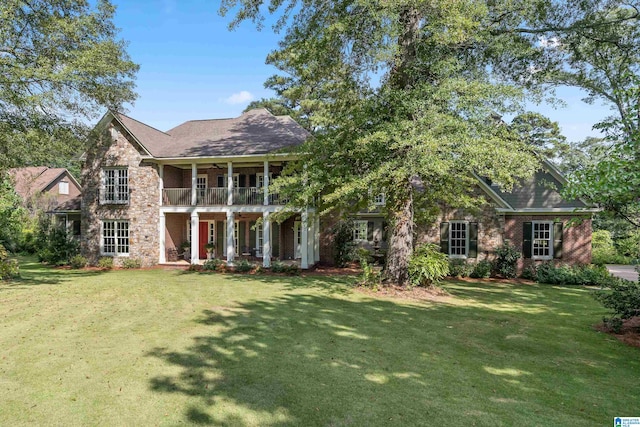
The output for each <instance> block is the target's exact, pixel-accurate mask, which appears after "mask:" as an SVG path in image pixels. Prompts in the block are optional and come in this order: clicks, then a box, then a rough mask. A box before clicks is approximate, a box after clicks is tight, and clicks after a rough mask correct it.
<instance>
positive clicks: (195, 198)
mask: <svg viewBox="0 0 640 427" xmlns="http://www.w3.org/2000/svg"><path fill="white" fill-rule="evenodd" d="M197 184H198V167H197V166H196V164H195V163H191V204H192V205H193V206H195V205H196V203H197V202H198V192H197V191H196V187H197Z"/></svg>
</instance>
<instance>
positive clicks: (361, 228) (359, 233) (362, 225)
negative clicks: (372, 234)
mask: <svg viewBox="0 0 640 427" xmlns="http://www.w3.org/2000/svg"><path fill="white" fill-rule="evenodd" d="M353 240H354V241H355V242H366V241H367V221H363V220H357V221H353Z"/></svg>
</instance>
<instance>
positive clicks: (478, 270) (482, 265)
mask: <svg viewBox="0 0 640 427" xmlns="http://www.w3.org/2000/svg"><path fill="white" fill-rule="evenodd" d="M490 276H491V263H490V262H489V261H487V260H482V261H480V262H478V263H477V264H475V265H474V266H473V271H472V272H471V277H473V278H474V279H488V278H489V277H490Z"/></svg>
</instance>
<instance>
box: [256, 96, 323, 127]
mask: <svg viewBox="0 0 640 427" xmlns="http://www.w3.org/2000/svg"><path fill="white" fill-rule="evenodd" d="M254 108H266V109H267V110H269V111H270V112H271V114H274V115H276V116H291V117H292V118H293V119H294V120H295V121H296V122H298V123H299V124H300V125H301V126H302V127H304V128H305V129H307V130H308V131H313V129H312V128H311V127H310V123H309V118H308V114H305V112H304V111H303V110H302V109H301V108H300V106H299V105H296V104H295V102H292V101H291V100H289V99H287V98H283V97H276V98H262V99H259V100H257V101H251V102H250V103H249V105H247V108H245V109H244V111H245V112H246V111H249V110H252V109H254Z"/></svg>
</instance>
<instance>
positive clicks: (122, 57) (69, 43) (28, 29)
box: [0, 0, 138, 170]
mask: <svg viewBox="0 0 640 427" xmlns="http://www.w3.org/2000/svg"><path fill="white" fill-rule="evenodd" d="M96 3H97V4H95V6H91V5H90V3H89V2H88V1H86V0H74V1H70V0H29V1H26V0H4V1H2V2H0V170H1V169H4V168H7V167H13V166H22V165H28V164H37V163H44V164H53V163H60V161H59V160H58V159H60V158H63V159H68V158H69V157H70V156H71V155H73V154H75V153H77V152H78V151H79V150H80V141H81V140H82V138H83V136H84V135H85V133H86V131H87V126H86V122H87V121H88V120H89V119H93V118H95V117H96V116H97V114H99V113H101V112H103V111H104V109H105V108H113V109H119V108H121V105H122V103H123V102H130V101H133V100H134V99H135V93H134V91H133V88H134V84H133V78H134V76H135V73H136V72H137V70H138V66H137V65H136V64H134V63H133V62H132V61H131V60H130V58H129V56H128V55H127V53H126V51H125V47H126V44H125V43H124V42H123V41H121V40H118V39H117V38H116V37H117V29H116V28H115V26H114V24H113V15H114V13H115V8H114V6H113V5H111V4H110V3H109V2H108V0H99V1H97V2H96ZM65 161H66V160H63V161H62V163H65Z"/></svg>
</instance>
